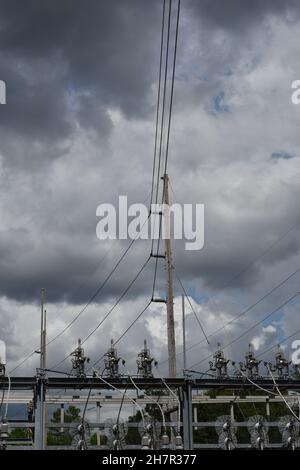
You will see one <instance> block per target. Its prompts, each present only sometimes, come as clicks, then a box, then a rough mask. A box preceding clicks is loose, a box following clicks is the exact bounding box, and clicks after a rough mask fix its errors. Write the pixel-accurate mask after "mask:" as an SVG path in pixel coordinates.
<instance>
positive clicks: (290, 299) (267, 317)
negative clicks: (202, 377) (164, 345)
mask: <svg viewBox="0 0 300 470" xmlns="http://www.w3.org/2000/svg"><path fill="white" fill-rule="evenodd" d="M299 295H300V292H296V294H294V295H292V296H291V297H289V298H288V299H287V300H286V301H285V302H284V303H283V304H281V305H280V306H279V307H277V308H276V309H275V310H273V311H272V312H271V313H269V314H268V315H266V316H265V317H264V318H263V319H262V320H260V321H258V322H256V323H255V324H254V325H252V326H251V327H250V328H247V330H245V331H244V332H243V333H242V334H241V335H239V336H238V337H237V338H235V339H233V340H232V341H230V343H228V344H226V346H224V347H223V348H222V349H226V348H228V347H229V346H232V344H234V343H236V342H237V341H239V340H240V339H241V338H243V337H244V336H245V335H246V334H248V333H249V332H250V331H252V330H254V329H255V328H256V327H257V326H258V325H260V324H261V323H263V322H264V321H266V320H268V319H269V318H270V317H271V316H272V315H274V313H276V312H278V311H279V310H281V309H282V308H283V307H285V306H286V305H287V304H288V303H289V302H291V301H292V300H294V299H295V298H296V297H298V296H299ZM211 357H212V354H210V355H209V356H207V357H206V358H205V359H202V360H201V361H198V362H196V363H195V364H193V365H192V366H190V367H189V368H192V367H195V366H197V365H198V364H202V363H203V362H205V361H207V360H208V359H210V358H211Z"/></svg>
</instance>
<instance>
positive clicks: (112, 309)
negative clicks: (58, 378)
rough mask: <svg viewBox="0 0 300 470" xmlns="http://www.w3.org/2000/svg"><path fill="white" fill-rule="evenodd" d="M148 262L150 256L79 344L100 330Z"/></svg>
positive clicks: (63, 360)
mask: <svg viewBox="0 0 300 470" xmlns="http://www.w3.org/2000/svg"><path fill="white" fill-rule="evenodd" d="M149 260H150V256H148V257H147V259H146V261H145V262H144V263H143V265H142V266H141V268H140V269H139V270H138V272H137V274H136V275H135V276H134V278H133V279H132V281H131V282H130V283H129V284H128V286H127V287H126V289H125V290H124V291H123V292H122V294H121V295H120V297H119V298H118V299H117V301H116V302H115V303H114V305H113V306H112V307H111V308H110V309H109V310H108V312H107V313H106V315H105V316H104V317H103V318H102V320H101V321H100V322H99V323H98V324H97V325H96V327H95V328H94V329H93V330H92V331H91V332H90V333H89V334H88V335H87V336H86V338H84V339H83V341H82V342H81V344H84V343H86V341H88V339H89V338H90V337H91V336H92V335H93V334H94V333H95V332H96V331H97V330H98V329H99V328H100V326H101V325H102V324H103V323H104V322H105V320H106V319H107V318H108V317H109V316H110V315H111V313H112V312H113V311H114V309H115V308H116V307H117V306H118V305H119V303H120V302H121V300H122V299H123V298H124V297H125V295H126V294H127V293H128V292H129V290H130V289H131V287H132V286H133V284H134V283H135V282H136V280H137V279H138V278H139V276H140V275H141V273H142V272H143V270H144V269H145V267H146V266H147V264H148V262H149ZM69 357H70V354H68V355H67V356H66V357H65V358H64V359H62V360H61V361H60V362H58V363H57V364H56V365H54V366H52V367H53V368H56V367H58V366H60V365H61V364H63V363H64V362H65V361H66V360H67V359H68V358H69Z"/></svg>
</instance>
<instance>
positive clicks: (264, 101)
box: [0, 0, 300, 363]
mask: <svg viewBox="0 0 300 470" xmlns="http://www.w3.org/2000/svg"><path fill="white" fill-rule="evenodd" d="M174 4H175V2H174ZM298 10H299V8H298V3H297V2H294V1H287V2H279V1H278V2H277V1H273V2H271V1H258V0H255V1H254V2H251V4H250V3H249V2H248V3H247V2H242V1H233V0H228V1H226V2H225V1H223V2H221V1H219V2H216V1H206V0H203V1H196V0H189V1H182V17H181V30H180V36H179V50H178V67H177V75H176V83H175V96H174V98H175V100H174V114H173V121H172V132H171V147H170V159H169V173H170V177H171V181H172V187H173V188H175V191H176V199H178V200H179V202H184V203H187V202H198V203H199V202H200V203H204V204H205V207H206V220H205V232H206V237H205V246H204V249H203V250H201V251H200V252H196V253H195V252H186V251H184V249H183V244H182V243H181V242H180V243H174V245H173V253H174V264H175V266H176V269H177V270H178V273H179V274H180V277H181V279H182V280H183V282H184V283H185V284H186V285H187V287H188V289H189V291H190V292H192V294H193V296H194V297H195V299H196V300H198V301H199V302H200V304H201V303H202V305H200V306H198V305H197V307H198V308H199V309H202V310H201V319H202V320H203V321H204V323H205V327H206V329H207V330H208V331H211V330H213V329H214V328H215V327H216V326H219V325H220V320H224V321H225V320H226V319H227V318H231V315H232V314H233V313H237V312H238V311H239V309H240V308H242V307H243V306H247V305H249V304H251V302H253V299H257V298H258V297H259V296H261V295H262V294H263V293H264V292H265V291H266V290H267V289H270V288H272V287H273V286H274V285H276V283H278V282H280V281H281V280H282V279H283V278H284V276H287V275H288V274H290V272H291V271H292V270H294V269H296V267H297V264H298V258H299V248H300V245H299V227H295V229H294V230H292V231H291V232H290V234H289V236H287V237H285V238H284V239H283V240H282V241H281V242H280V243H278V244H277V245H274V247H273V249H272V250H270V252H269V253H267V254H266V255H264V256H261V257H259V254H260V253H264V251H265V250H266V249H267V248H268V247H269V246H271V245H272V244H273V243H274V242H275V241H276V239H277V238H280V236H281V235H282V234H284V232H285V231H286V230H287V229H288V227H290V226H292V224H293V223H294V222H295V221H296V220H297V218H298V205H297V201H298V200H299V184H298V182H299V151H298V149H299V145H300V137H299V131H298V129H299V125H298V119H299V114H298V111H299V109H297V107H296V106H292V105H291V103H290V97H289V95H288V91H287V90H288V87H289V84H290V83H291V79H295V78H299V77H297V76H292V75H294V74H295V75H297V73H298V70H297V67H298V66H297V63H298V62H297V57H298V56H299V52H300V51H299V47H298V46H297V43H299V41H298V42H297V41H296V40H295V38H297V31H298V30H296V27H297V28H298V24H296V25H293V24H292V23H293V21H295V22H296V21H297V18H298ZM161 11H162V2H161V1H160V0H157V1H151V2H150V1H148V0H139V1H138V0H128V1H127V2H126V1H124V0H122V1H121V0H115V1H100V0H98V1H94V0H90V1H88V2H84V1H83V0H81V1H79V0H72V1H71V0H64V1H61V2H58V1H50V0H49V1H38V0H36V1H33V0H32V1H29V0H27V1H24V2H19V1H1V0H0V79H4V80H6V82H7V91H8V99H7V105H5V106H0V217H1V230H0V308H1V312H0V337H1V335H5V336H9V337H10V349H9V354H10V357H12V358H13V359H17V358H18V356H19V355H20V354H21V353H22V351H23V350H25V349H26V347H25V346H26V345H25V341H24V342H23V340H24V328H30V329H31V326H32V332H34V331H36V332H37V344H38V331H37V328H35V326H36V325H38V323H39V322H38V320H39V319H38V315H39V310H38V305H37V304H38V297H39V289H40V288H41V287H45V288H46V290H47V303H48V306H47V308H49V314H50V313H51V322H50V325H49V327H50V330H51V328H52V330H53V331H52V330H51V335H52V334H55V332H56V331H58V330H60V329H62V328H63V326H64V325H65V324H66V323H67V322H68V321H70V320H72V318H73V316H74V314H75V313H76V312H77V311H78V309H80V308H81V306H82V305H84V304H85V302H86V301H87V300H88V299H89V297H90V296H91V295H92V294H93V293H94V291H95V290H96V288H97V287H98V286H99V285H100V284H101V282H102V281H103V279H105V276H106V275H107V273H109V272H110V270H111V268H112V267H113V265H114V263H115V262H116V260H117V259H118V256H119V254H120V253H121V252H122V250H123V249H124V248H125V246H126V244H127V243H128V242H124V243H119V242H118V241H113V242H111V243H112V248H111V251H110V252H109V253H108V255H107V256H106V257H105V258H104V259H103V260H102V261H101V262H100V260H101V259H102V258H103V256H104V255H105V252H106V250H107V248H108V245H107V244H106V243H101V242H99V241H98V240H97V239H96V234H95V229H96V223H97V218H96V214H95V213H96V207H97V205H98V204H100V203H101V202H114V203H115V202H116V201H117V198H118V196H119V194H128V195H129V198H130V201H131V202H141V201H144V200H145V199H146V197H147V196H148V195H149V193H150V189H151V163H152V153H153V134H154V115H155V99H156V93H155V88H156V86H157V72H158V58H159V57H158V56H159V42H160V35H159V33H160V21H161ZM274 15H276V21H275V20H274ZM267 20H268V21H267ZM272 20H274V21H273V22H272ZM287 24H288V26H287ZM299 44H300V43H299ZM287 71H288V76H287V75H286V73H287ZM285 80H286V83H285ZM291 106H292V107H291ZM271 156H272V158H271ZM289 156H293V158H289ZM172 198H173V194H172ZM149 251H150V247H149V243H147V242H141V243H137V244H136V245H135V246H134V248H133V249H132V251H131V252H130V254H129V256H128V257H127V258H126V261H125V262H124V264H122V265H121V266H120V268H119V269H118V271H117V272H116V273H115V275H114V276H113V278H112V279H111V281H110V282H109V283H108V285H107V286H106V288H105V289H104V290H103V292H102V293H101V295H99V297H97V299H96V305H91V306H90V308H89V309H87V312H86V315H84V316H83V317H82V318H81V319H80V321H79V322H78V323H75V326H74V328H72V329H71V330H70V331H68V333H67V334H66V335H65V336H63V337H62V338H61V340H60V342H59V343H57V347H56V343H55V347H54V346H53V349H52V350H51V359H53V361H54V360H55V359H57V360H59V359H61V357H62V356H63V355H65V354H66V353H68V352H70V350H71V347H73V346H71V345H74V347H75V343H76V338H77V337H78V336H84V335H86V334H87V333H88V331H90V330H91V329H92V327H93V326H95V323H96V322H97V321H100V320H101V318H103V316H104V314H105V313H106V311H107V309H108V307H109V306H110V305H111V304H113V303H114V302H115V300H116V298H117V297H118V296H119V295H120V294H121V292H122V290H124V289H125V287H127V285H128V283H129V281H130V280H131V279H133V277H134V276H135V274H136V272H137V270H138V268H139V267H140V266H141V264H142V262H143V260H144V259H145V258H146V256H147V254H148V253H149ZM161 251H162V252H163V247H162V249H161ZM153 261H154V260H151V263H150V265H149V268H148V270H146V272H145V273H143V276H142V277H141V279H140V280H139V281H138V282H137V284H136V285H135V286H134V287H133V288H132V290H131V292H130V293H129V294H128V296H127V297H126V299H127V302H122V304H121V305H120V307H119V309H118V310H117V312H114V314H113V315H112V318H111V320H110V321H108V322H107V323H105V325H104V329H103V330H102V329H101V330H100V331H99V332H98V333H99V336H98V334H97V335H95V340H94V342H93V340H91V343H89V345H88V346H89V348H88V349H89V354H91V355H92V356H94V357H95V358H96V357H97V355H98V357H99V355H100V353H102V352H104V350H105V348H106V347H107V345H106V344H104V342H103V341H99V338H103V337H104V338H107V343H108V342H109V338H110V337H111V335H112V336H113V337H117V336H118V335H119V334H120V333H121V332H122V331H123V330H124V329H125V328H126V327H127V326H128V324H129V323H130V321H132V320H133V319H134V318H135V316H136V315H137V313H139V311H140V309H141V308H142V306H144V305H145V303H146V301H147V300H148V299H149V297H150V295H151V289H152V281H153V264H154V263H153ZM245 267H247V269H246V270H245ZM238 273H241V274H240V275H239V276H236V277H235V278H234V276H235V275H236V274H238ZM232 278H234V280H233V282H232V283H231V285H230V287H229V288H228V289H224V290H222V289H221V288H222V287H223V286H224V285H226V284H227V282H228V281H230V280H231V279H232ZM288 287H289V288H288V289H286V290H285V289H282V290H281V291H280V292H278V294H277V295H276V296H274V297H273V298H272V299H270V302H266V304H264V305H263V306H260V308H259V309H257V310H255V311H254V312H252V313H251V315H249V316H247V318H246V319H245V323H242V322H241V323H240V324H238V325H236V326H235V327H234V328H233V329H232V330H231V329H229V330H228V331H227V330H226V331H225V332H222V333H221V334H220V335H218V336H217V337H216V338H215V340H216V341H217V340H220V341H221V342H223V343H224V342H226V339H227V338H228V337H230V336H232V335H238V334H239V333H240V332H241V331H242V329H243V327H244V326H245V325H247V326H249V325H251V323H253V321H255V320H257V319H258V318H260V317H261V316H263V314H264V313H265V312H266V311H270V310H271V309H272V307H274V306H276V305H279V304H280V302H282V299H283V298H284V297H285V295H288V294H289V293H291V294H292V293H293V292H294V291H295V289H296V288H297V286H296V285H295V283H294V282H291V283H290V284H289V286H288ZM164 288H165V272H164V269H163V262H162V261H160V262H159V270H158V278H157V289H156V295H157V296H158V297H160V296H162V297H163V296H164V295H165V294H164ZM175 292H176V295H179V293H181V292H180V289H179V288H178V286H175ZM208 298H209V299H210V300H208V303H207V305H206V304H205V299H208ZM211 298H216V299H215V303H216V304H217V306H218V307H219V308H216V306H215V303H214V301H213V300H211ZM203 299H204V300H203ZM60 302H65V303H66V304H67V308H66V310H67V311H63V312H62V314H61V315H59V317H58V320H57V321H54V320H53V316H52V314H53V313H54V312H55V313H59V312H60V309H61V305H60ZM178 311H179V310H178ZM15 312H17V313H15ZM188 315H189V314H188ZM286 315H287V313H286ZM27 317H28V319H29V318H30V320H28V323H29V324H30V327H28V325H27ZM223 317H224V318H223ZM1 319H2V320H1ZM145 319H146V320H147V321H148V322H149V324H151V328H150V327H149V328H148V327H147V328H146V327H145V325H146V326H147V322H146V320H145V323H144V322H141V323H138V324H137V325H136V327H135V329H134V330H132V331H131V332H130V334H129V335H128V337H126V340H125V341H124V344H122V345H121V346H120V349H121V351H122V350H123V351H125V352H126V353H125V355H126V356H131V355H132V357H133V354H134V353H135V352H136V348H137V346H138V345H137V338H138V341H139V340H140V339H141V341H140V342H141V343H142V339H143V337H144V335H145V336H146V337H147V338H148V339H149V344H150V346H151V347H153V348H154V349H155V352H156V353H157V355H158V356H159V358H162V357H163V355H164V354H165V353H166V343H165V341H164V339H163V334H164V332H165V325H164V324H163V325H162V326H161V330H159V328H160V324H161V322H162V321H164V320H165V315H164V311H163V310H157V311H154V312H153V311H152V312H151V314H149V315H148V316H147V315H146V316H145ZM176 321H177V326H178V330H179V326H180V320H179V316H178V319H177V320H176ZM189 321H190V323H189V326H188V337H189V343H193V342H195V341H196V340H197V339H199V336H200V334H201V333H200V332H199V330H198V329H197V328H198V327H197V328H194V326H195V324H194V323H193V321H192V316H191V317H189ZM151 322H152V323H151ZM295 323H296V320H295ZM295 327H296V326H295ZM285 329H287V328H285ZM254 334H255V335H258V336H259V335H260V337H262V338H263V339H264V340H265V341H266V344H270V342H272V341H273V340H274V338H275V336H276V333H274V334H273V333H272V331H271V332H269V333H268V332H265V331H264V330H263V329H262V327H261V328H258V330H257V331H255V332H251V333H249V334H248V335H247V336H246V337H245V340H244V341H241V342H240V343H239V344H238V345H237V346H236V347H235V346H234V347H233V349H232V351H229V353H230V354H238V353H240V351H241V350H242V348H243V343H245V342H246V341H250V340H251V339H252V338H253V335H254ZM32 335H33V333H32ZM20 339H21V342H20ZM29 339H31V334H30V338H29ZM260 340H261V339H259V341H260ZM18 341H19V343H20V346H19V348H18V349H16V348H15V345H16V344H17V343H18ZM179 341H180V339H179ZM257 341H258V340H257ZM100 343H101V347H100V346H99V344H100ZM32 344H33V339H31V341H30V344H29V348H30V350H31V349H32ZM29 352H30V351H29ZM206 352H209V351H208V350H207V348H206V347H204V348H203V349H201V348H199V349H198V350H196V351H195V352H194V353H193V354H192V355H191V356H190V361H191V362H196V359H197V357H199V356H200V355H201V357H203V356H205V354H206ZM132 361H133V362H132V363H134V360H133V359H132Z"/></svg>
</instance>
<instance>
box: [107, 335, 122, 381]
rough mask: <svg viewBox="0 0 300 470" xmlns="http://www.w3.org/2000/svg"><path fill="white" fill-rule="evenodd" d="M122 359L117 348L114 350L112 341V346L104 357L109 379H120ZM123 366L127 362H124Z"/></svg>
mask: <svg viewBox="0 0 300 470" xmlns="http://www.w3.org/2000/svg"><path fill="white" fill-rule="evenodd" d="M120 360H121V357H119V356H118V352H117V350H116V348H114V341H113V340H111V346H110V348H109V350H108V351H107V352H106V353H105V355H104V366H105V368H104V372H105V375H107V376H108V377H114V378H116V377H119V375H120V374H119V362H120ZM122 364H123V365H124V364H125V361H124V360H122Z"/></svg>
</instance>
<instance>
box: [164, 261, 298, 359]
mask: <svg viewBox="0 0 300 470" xmlns="http://www.w3.org/2000/svg"><path fill="white" fill-rule="evenodd" d="M299 271H300V268H298V269H296V271H294V272H293V273H291V274H290V275H289V276H288V277H286V278H285V279H283V280H282V281H281V282H280V283H279V284H277V285H276V286H275V287H273V288H272V289H271V290H270V291H269V292H267V293H266V294H264V295H263V296H262V297H260V298H259V299H258V300H257V301H256V302H254V303H253V304H251V305H250V306H249V307H247V308H246V310H243V311H242V312H241V313H239V314H238V315H237V316H235V317H233V318H232V319H231V320H229V321H228V322H227V323H224V324H223V325H222V326H220V328H217V329H216V330H214V331H213V332H212V333H209V334H208V335H207V337H208V338H211V337H213V336H215V335H216V334H217V333H219V332H220V331H222V330H224V329H225V328H227V326H229V325H231V324H233V323H235V322H236V321H237V320H238V319H239V318H241V317H243V316H244V315H246V313H248V312H249V311H250V310H252V309H253V308H254V307H256V306H257V305H258V304H260V303H261V302H262V301H263V300H265V299H266V298H267V297H269V295H271V294H272V293H273V292H275V291H276V290H277V289H279V288H280V287H282V286H283V285H284V284H285V283H286V282H287V281H289V280H290V279H291V278H292V277H293V276H295V274H297V273H298V272H299ZM203 342H204V339H202V340H200V341H197V343H194V344H192V345H191V346H189V347H188V348H187V349H186V351H191V350H192V349H194V348H195V347H197V346H199V345H200V344H202V343H203ZM179 354H183V351H180V352H178V353H177V355H179ZM164 362H167V361H163V362H162V364H163V363H164Z"/></svg>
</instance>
